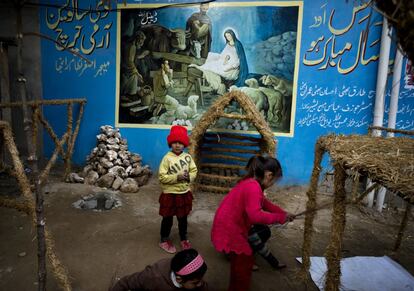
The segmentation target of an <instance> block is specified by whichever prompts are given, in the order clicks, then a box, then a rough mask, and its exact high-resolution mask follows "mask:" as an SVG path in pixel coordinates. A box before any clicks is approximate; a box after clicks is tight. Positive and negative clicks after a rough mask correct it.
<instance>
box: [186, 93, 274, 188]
mask: <svg viewBox="0 0 414 291" xmlns="http://www.w3.org/2000/svg"><path fill="white" fill-rule="evenodd" d="M233 102H237V103H238V105H239V106H240V108H241V109H242V112H243V114H238V113H234V112H233V113H227V111H228V110H226V108H227V107H228V106H229V105H230V104H231V103H233ZM220 118H227V119H235V120H244V121H246V122H247V123H249V124H251V125H253V126H254V127H255V128H256V130H257V132H258V133H259V134H260V136H259V137H252V136H246V135H245V134H243V132H241V133H226V132H215V133H213V132H211V131H209V132H207V130H208V129H209V128H210V127H212V126H214V124H215V122H216V121H217V120H218V119H220ZM275 149H276V140H275V138H274V135H273V132H272V130H271V129H270V127H269V126H268V124H267V123H266V121H265V120H264V118H263V117H262V115H261V114H260V112H258V110H257V109H256V106H255V104H254V103H253V101H252V100H251V99H250V98H249V97H248V96H247V95H245V94H244V93H242V92H240V91H232V92H229V93H226V94H225V95H223V96H221V97H219V98H218V99H217V100H216V101H215V102H214V103H213V104H212V105H211V106H210V108H209V109H208V110H207V112H205V113H204V115H203V116H202V117H201V119H200V121H199V122H198V123H197V125H196V126H195V127H194V128H193V130H192V132H191V138H190V146H189V152H190V154H191V155H192V156H193V157H194V160H195V161H196V164H197V167H198V168H199V169H200V173H199V175H198V180H197V183H196V188H197V189H198V190H201V191H210V192H218V193H226V192H228V191H229V189H230V188H231V187H232V186H233V185H234V184H235V183H236V182H237V180H239V179H240V177H241V175H242V172H243V171H244V166H245V164H246V162H247V161H248V159H249V157H250V156H252V155H255V154H267V155H271V156H274V155H275Z"/></svg>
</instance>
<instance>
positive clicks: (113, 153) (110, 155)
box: [105, 150, 118, 161]
mask: <svg viewBox="0 0 414 291" xmlns="http://www.w3.org/2000/svg"><path fill="white" fill-rule="evenodd" d="M105 156H106V157H108V159H109V160H110V161H113V160H115V159H116V158H118V154H117V152H116V151H113V150H109V151H107V152H106V154H105Z"/></svg>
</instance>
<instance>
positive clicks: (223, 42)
mask: <svg viewBox="0 0 414 291" xmlns="http://www.w3.org/2000/svg"><path fill="white" fill-rule="evenodd" d="M221 4H222V5H215V4H213V3H211V4H210V5H208V4H203V5H192V6H188V7H185V6H184V7H170V8H160V9H156V8H152V9H146V10H143V9H138V8H131V7H129V8H128V9H122V10H121V12H120V13H119V15H120V24H121V25H120V27H119V32H118V44H119V45H118V48H119V50H120V61H119V66H118V67H119V89H118V96H117V100H118V122H119V126H121V127H122V126H123V125H131V124H137V125H138V126H139V125H140V124H146V125H148V124H151V125H154V127H157V126H159V125H164V126H165V125H167V126H168V125H171V124H176V123H178V124H183V125H187V126H190V127H192V126H194V125H195V124H196V123H197V121H198V119H199V118H200V117H201V116H202V114H203V113H204V112H205V111H206V109H207V108H208V107H209V106H210V105H211V104H212V103H213V102H214V101H215V100H216V99H217V98H218V97H219V96H221V95H223V94H224V93H226V92H229V91H232V90H240V91H242V92H244V93H246V95H248V96H249V97H250V98H251V99H252V100H253V102H254V103H255V104H256V108H257V109H258V111H259V112H260V113H261V114H262V115H263V117H264V118H265V119H266V120H267V121H268V123H269V125H270V126H271V128H272V129H273V131H274V132H282V133H289V132H290V131H291V125H292V124H293V123H292V122H293V119H294V116H293V115H292V111H293V110H292V108H293V107H292V104H294V102H295V89H294V87H295V84H294V81H295V73H297V72H296V71H295V70H296V69H295V61H296V57H299V54H297V53H296V52H297V37H298V20H299V6H286V7H284V6H281V7H279V6H269V5H266V6H257V5H256V4H254V3H251V4H247V3H244V5H242V4H240V3H239V5H233V6H228V5H225V4H224V3H221ZM246 4H247V5H246ZM261 5H263V4H261ZM291 5H293V4H291ZM234 15H238V17H234ZM240 19H243V22H240ZM227 110H228V113H240V110H241V109H240V108H239V107H238V105H237V104H232V105H231V106H229V107H228V108H227ZM214 127H215V128H221V129H227V130H245V131H252V130H253V131H254V130H255V128H254V127H253V126H252V125H250V124H247V123H246V122H244V121H242V122H241V121H234V120H228V119H220V120H219V121H218V122H217V123H216V124H215V125H214Z"/></svg>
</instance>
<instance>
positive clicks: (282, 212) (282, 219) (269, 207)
mask: <svg viewBox="0 0 414 291" xmlns="http://www.w3.org/2000/svg"><path fill="white" fill-rule="evenodd" d="M263 209H264V210H266V211H269V212H272V213H276V214H279V215H280V220H278V221H277V222H279V223H281V224H283V223H285V222H286V216H287V213H286V211H285V210H284V209H283V208H281V207H279V206H277V205H276V204H273V203H272V202H270V201H269V200H268V199H266V198H264V200H263Z"/></svg>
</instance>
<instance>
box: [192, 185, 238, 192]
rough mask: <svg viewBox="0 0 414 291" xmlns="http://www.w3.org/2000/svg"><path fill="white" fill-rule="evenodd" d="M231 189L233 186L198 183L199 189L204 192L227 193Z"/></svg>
mask: <svg viewBox="0 0 414 291" xmlns="http://www.w3.org/2000/svg"><path fill="white" fill-rule="evenodd" d="M230 189H231V188H227V187H219V186H211V185H204V184H197V190H201V191H204V192H213V193H227V192H229V191H230Z"/></svg>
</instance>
